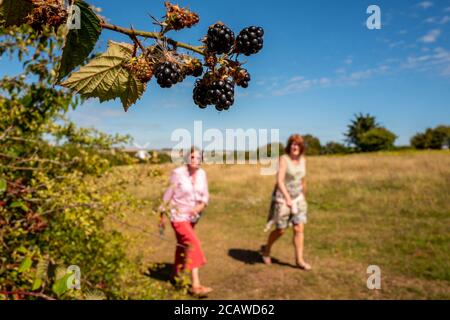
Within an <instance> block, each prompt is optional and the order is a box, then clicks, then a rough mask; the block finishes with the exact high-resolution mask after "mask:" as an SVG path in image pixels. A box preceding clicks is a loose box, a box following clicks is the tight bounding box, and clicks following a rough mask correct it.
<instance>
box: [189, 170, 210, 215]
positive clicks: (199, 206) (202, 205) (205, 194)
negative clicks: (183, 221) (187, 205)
mask: <svg viewBox="0 0 450 320" xmlns="http://www.w3.org/2000/svg"><path fill="white" fill-rule="evenodd" d="M201 176H202V180H203V183H202V189H203V190H202V192H201V193H202V197H201V199H199V202H198V203H197V205H196V206H195V208H194V210H193V212H192V214H194V215H196V214H200V213H201V212H202V211H203V210H204V209H205V208H206V206H207V205H208V201H209V190H208V180H207V179H206V173H205V172H204V171H203V170H202V171H201Z"/></svg>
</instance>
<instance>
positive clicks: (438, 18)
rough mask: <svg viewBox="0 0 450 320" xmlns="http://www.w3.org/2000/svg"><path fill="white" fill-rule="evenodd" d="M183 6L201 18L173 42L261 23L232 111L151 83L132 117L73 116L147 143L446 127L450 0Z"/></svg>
mask: <svg viewBox="0 0 450 320" xmlns="http://www.w3.org/2000/svg"><path fill="white" fill-rule="evenodd" d="M90 3H92V4H94V5H96V6H99V7H101V8H102V9H103V11H102V15H104V16H105V17H107V18H108V19H109V20H110V22H112V23H114V24H118V25H121V26H125V27H128V26H130V25H131V24H132V25H133V27H134V28H136V29H145V30H150V31H151V30H156V27H155V26H154V25H152V23H151V20H150V18H149V15H148V13H150V14H152V15H154V16H157V17H161V16H162V15H163V14H164V6H163V1H156V0H153V1H150V0H145V1H144V0H142V1H141V0H133V1H132V0H130V1H104V0H103V1H101V0H91V1H90ZM178 3H179V4H180V5H181V6H188V7H190V8H191V9H192V10H193V11H196V12H197V13H199V15H200V24H199V25H197V26H195V27H194V28H192V29H186V30H183V31H181V32H176V33H174V32H171V33H169V36H173V37H174V38H176V39H177V40H181V41H185V42H189V43H192V44H196V43H198V39H200V38H201V37H202V36H203V35H204V34H205V33H206V30H207V28H208V26H209V25H211V24H213V23H214V22H216V21H218V20H221V21H223V22H224V23H225V24H227V25H228V26H229V27H230V28H232V29H233V30H234V31H235V33H236V34H237V33H238V32H239V31H240V30H241V29H242V28H243V27H246V26H249V25H259V26H262V27H263V28H264V29H265V32H266V33H265V39H264V41H265V47H264V49H263V51H261V52H260V53H259V54H258V55H255V56H251V57H248V58H246V60H247V61H248V62H247V64H246V67H247V69H248V70H249V71H250V73H251V75H252V81H251V83H250V87H249V88H248V89H241V88H238V89H237V90H236V102H235V104H234V106H233V107H232V108H231V109H230V110H229V111H228V112H222V113H219V112H217V111H215V109H214V108H213V107H210V108H208V109H205V110H201V109H199V108H198V107H196V106H195V105H194V103H193V102H192V98H191V97H192V87H193V82H194V80H193V79H192V78H191V79H187V80H186V81H185V82H183V83H182V84H179V85H177V86H176V87H175V88H173V89H161V88H159V87H158V86H157V85H156V83H155V82H154V81H152V82H151V84H150V85H149V87H148V90H147V92H146V93H145V95H144V96H143V98H142V99H141V100H140V101H139V102H138V103H137V104H136V105H134V106H133V107H131V108H130V110H129V111H128V112H127V113H124V112H123V109H122V107H121V104H120V101H119V100H116V101H110V102H106V103H103V104H100V103H99V102H98V101H97V100H89V101H87V102H86V103H85V105H83V106H80V107H78V109H77V110H76V111H74V112H71V113H70V118H71V119H73V120H74V121H76V123H78V124H79V125H82V126H95V127H96V128H98V129H101V130H104V131H106V132H109V133H116V132H118V133H123V134H131V135H132V136H133V137H134V138H135V141H136V142H137V143H139V144H144V143H150V146H151V147H154V148H161V147H171V146H173V145H174V144H175V143H174V142H171V141H170V135H171V132H172V131H173V130H174V129H176V128H186V129H188V130H193V122H194V120H202V121H203V126H204V127H205V128H218V129H220V130H225V129H226V128H243V129H247V128H255V129H259V128H261V129H271V128H277V129H280V134H281V139H282V140H285V139H286V138H287V136H288V135H289V134H291V133H294V132H299V133H301V134H305V133H311V134H314V135H316V136H318V137H319V138H320V139H321V141H322V142H327V141H331V140H334V141H343V138H344V137H343V132H344V131H345V130H346V126H347V124H348V123H349V120H350V119H351V118H352V117H353V115H354V114H355V113H359V112H363V113H371V114H373V115H375V116H376V117H377V119H378V121H379V122H380V123H381V124H383V125H385V126H386V127H387V128H389V129H390V130H392V131H393V132H395V133H396V134H397V135H398V136H399V138H398V140H397V144H407V143H408V142H409V138H410V137H411V136H412V135H413V134H414V133H416V132H417V131H423V130H424V129H425V128H427V127H433V126H436V125H439V124H450V90H449V89H450V41H449V40H450V38H449V37H450V0H430V1H411V0H409V1H405V0H396V1H365V0H348V1H332V0H315V1H283V0H280V1H256V0H246V1H235V0H228V1H179V2H178ZM371 4H377V5H379V6H380V8H381V13H382V29H381V30H368V29H367V27H366V19H367V18H368V16H369V15H368V14H367V13H366V9H367V7H368V6H369V5H371ZM108 39H114V40H124V41H128V39H127V38H126V37H123V36H121V35H117V34H115V33H114V32H110V31H104V32H103V34H102V37H101V41H100V43H99V45H98V48H97V49H98V50H99V51H101V50H104V49H105V48H106V43H107V40H108ZM148 43H149V44H150V43H151V42H150V41H148ZM2 64H4V61H3V62H2ZM2 69H3V66H2Z"/></svg>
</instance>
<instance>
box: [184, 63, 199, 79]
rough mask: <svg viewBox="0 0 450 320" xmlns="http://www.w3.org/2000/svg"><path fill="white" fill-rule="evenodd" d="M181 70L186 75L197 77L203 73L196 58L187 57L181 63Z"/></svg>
mask: <svg viewBox="0 0 450 320" xmlns="http://www.w3.org/2000/svg"><path fill="white" fill-rule="evenodd" d="M183 71H184V73H185V74H186V75H188V76H193V77H196V78H197V77H200V76H201V75H202V74H203V66H202V63H201V62H200V60H198V59H187V60H186V61H185V64H184V65H183Z"/></svg>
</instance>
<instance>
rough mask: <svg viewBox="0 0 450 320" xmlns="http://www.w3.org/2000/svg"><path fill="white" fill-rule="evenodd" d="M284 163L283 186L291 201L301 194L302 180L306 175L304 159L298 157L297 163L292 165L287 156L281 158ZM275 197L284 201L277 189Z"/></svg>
mask: <svg viewBox="0 0 450 320" xmlns="http://www.w3.org/2000/svg"><path fill="white" fill-rule="evenodd" d="M282 157H283V158H284V160H285V161H286V174H285V176H284V185H285V186H286V189H287V191H288V193H289V195H290V196H291V199H295V198H297V197H298V196H299V195H300V194H301V193H302V191H303V190H302V179H303V178H304V177H305V175H306V163H305V162H306V161H305V157H303V156H302V157H300V159H299V163H298V164H294V163H293V161H292V160H291V158H290V157H289V155H287V154H285V155H283V156H282ZM275 197H276V198H277V199H281V200H284V196H283V193H282V192H281V190H280V189H279V188H277V191H276V194H275Z"/></svg>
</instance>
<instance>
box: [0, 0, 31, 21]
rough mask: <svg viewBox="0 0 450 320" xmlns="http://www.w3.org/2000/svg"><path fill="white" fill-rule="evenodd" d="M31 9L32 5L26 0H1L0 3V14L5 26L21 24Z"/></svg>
mask: <svg viewBox="0 0 450 320" xmlns="http://www.w3.org/2000/svg"><path fill="white" fill-rule="evenodd" d="M0 2H1V1H0ZM32 10H33V5H32V4H31V2H30V1H27V0H3V2H1V4H0V14H1V16H2V18H3V20H4V26H5V27H10V26H20V25H22V24H23V23H24V19H25V17H26V16H27V15H28V14H30V13H31V11H32Z"/></svg>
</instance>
